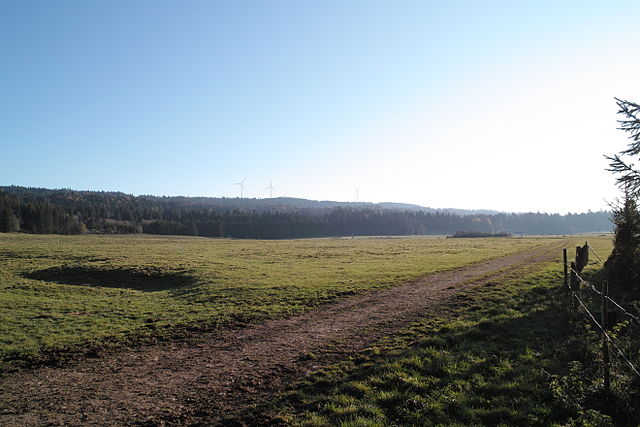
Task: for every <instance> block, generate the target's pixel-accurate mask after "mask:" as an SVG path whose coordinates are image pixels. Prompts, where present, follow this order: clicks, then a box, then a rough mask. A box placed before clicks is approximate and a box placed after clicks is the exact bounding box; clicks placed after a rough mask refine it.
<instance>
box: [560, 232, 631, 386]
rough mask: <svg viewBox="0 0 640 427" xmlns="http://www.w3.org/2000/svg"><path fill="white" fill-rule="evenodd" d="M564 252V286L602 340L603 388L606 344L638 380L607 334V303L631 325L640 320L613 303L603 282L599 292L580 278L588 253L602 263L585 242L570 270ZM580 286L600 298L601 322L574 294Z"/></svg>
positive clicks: (576, 294) (607, 356) (615, 343)
mask: <svg viewBox="0 0 640 427" xmlns="http://www.w3.org/2000/svg"><path fill="white" fill-rule="evenodd" d="M566 251H567V250H566V248H565V249H563V258H564V263H565V265H564V271H565V278H564V283H565V286H566V287H567V288H568V291H569V292H570V294H571V295H572V296H573V298H575V300H576V301H577V302H578V304H579V306H580V307H581V308H582V310H583V311H584V314H585V316H586V317H587V318H588V319H589V320H590V321H591V322H592V323H593V324H594V325H595V327H596V328H597V329H598V330H599V332H600V335H601V336H602V338H603V346H602V351H603V355H602V359H603V373H604V377H605V387H606V388H608V387H609V366H608V360H609V350H608V345H607V344H610V345H611V346H612V347H613V348H614V349H615V350H616V352H617V353H618V355H619V356H620V357H621V359H622V360H623V361H624V362H625V363H626V364H627V365H628V366H629V368H630V369H631V371H632V372H633V373H634V374H635V375H636V376H637V377H638V378H640V372H639V371H638V369H637V368H636V366H635V365H634V364H633V362H631V360H629V359H630V358H628V357H627V356H625V354H624V352H623V351H622V350H621V348H620V346H619V345H618V343H617V342H616V340H615V339H614V338H613V337H612V336H611V335H610V334H609V333H608V332H607V324H606V323H607V321H606V318H607V303H611V304H612V305H613V306H614V307H616V308H617V309H618V310H620V311H621V312H622V313H623V314H624V315H625V316H627V317H628V318H629V319H630V320H631V322H632V323H633V322H635V323H636V324H638V325H640V319H639V318H638V317H637V316H635V315H634V314H632V313H630V312H629V310H627V309H625V308H624V307H623V306H622V305H621V304H620V303H618V302H617V301H615V300H614V299H613V298H611V297H610V296H609V295H608V285H607V283H606V282H603V286H602V291H600V290H598V289H596V287H595V286H593V284H591V283H590V282H589V281H587V280H585V279H584V278H582V277H581V276H580V274H581V270H582V268H583V267H584V266H586V264H587V262H588V253H589V252H591V253H593V254H594V255H595V257H596V258H597V259H598V261H599V262H600V263H602V258H601V257H600V256H599V255H598V253H597V252H596V251H595V250H594V249H593V248H592V247H591V246H590V245H589V243H588V242H585V246H584V247H582V248H581V247H578V248H576V261H575V262H571V267H570V268H567V252H566ZM585 253H586V254H585ZM568 271H570V273H571V278H572V280H571V282H570V281H569V280H568V277H567V272H568ZM574 279H575V283H576V285H577V286H572V284H573V282H574ZM580 284H582V285H584V288H585V289H588V290H590V291H592V292H594V293H595V294H597V295H599V296H600V298H601V301H602V313H601V317H602V320H601V322H598V320H597V319H596V316H595V315H594V314H593V313H592V312H591V310H589V307H588V306H587V304H585V302H584V301H583V300H582V298H580V295H578V293H577V292H576V290H579V289H580V287H579V285H580ZM574 288H575V289H574Z"/></svg>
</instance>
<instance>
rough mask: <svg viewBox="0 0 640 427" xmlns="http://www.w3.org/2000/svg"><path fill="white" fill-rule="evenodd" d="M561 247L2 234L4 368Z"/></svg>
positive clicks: (514, 241)
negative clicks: (511, 256)
mask: <svg viewBox="0 0 640 427" xmlns="http://www.w3.org/2000/svg"><path fill="white" fill-rule="evenodd" d="M557 239H559V238H553V237H548V238H510V239H469V240H467V239H442V238H434V237H424V238H418V237H415V238H384V239H383V238H357V239H342V238H335V239H306V240H281V241H267V240H262V241H255V240H228V239H207V238H189V237H158V236H146V235H142V236H122V235H114V236H110V235H85V236H56V235H28V234H0V260H1V265H0V360H1V361H2V363H3V364H5V367H7V366H13V365H16V366H19V365H21V364H23V363H33V362H40V361H45V360H49V359H51V358H52V357H53V356H52V355H55V357H56V358H57V357H61V355H64V354H74V353H80V354H82V353H83V352H85V351H88V349H96V348H102V347H108V346H119V345H122V344H127V343H131V342H137V341H140V340H144V339H153V338H155V337H161V336H166V335H174V334H176V333H178V334H179V333H180V331H181V330H184V329H194V328H195V329H197V328H209V329H210V328H216V327H220V326H239V325H241V324H245V323H247V322H258V321H260V320H264V319H267V318H274V317H284V316H288V315H292V314H294V313H298V312H301V311H305V310H308V309H310V308H312V307H315V306H318V305H321V304H326V303H330V302H332V301H336V300H338V299H340V298H344V297H346V296H349V295H353V294H357V293H363V292H366V291H367V290H371V289H379V288H386V287H390V286H393V285H396V284H399V283H402V282H406V281H408V280H412V279H415V278H417V277H420V276H424V275H427V274H429V273H433V272H436V271H443V270H448V269H453V268H456V267H461V266H464V265H467V264H470V263H474V262H478V261H482V260H486V259H489V258H493V257H499V256H502V255H505V254H507V253H512V252H516V251H520V250H525V249H531V248H532V247H537V246H541V245H545V244H547V243H549V242H551V241H554V240H557Z"/></svg>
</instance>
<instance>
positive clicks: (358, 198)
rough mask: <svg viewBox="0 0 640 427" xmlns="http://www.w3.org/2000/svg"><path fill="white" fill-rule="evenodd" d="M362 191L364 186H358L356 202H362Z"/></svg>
mask: <svg viewBox="0 0 640 427" xmlns="http://www.w3.org/2000/svg"><path fill="white" fill-rule="evenodd" d="M361 191H362V188H358V187H356V203H358V202H360V192H361Z"/></svg>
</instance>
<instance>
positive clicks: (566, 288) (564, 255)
mask: <svg viewBox="0 0 640 427" xmlns="http://www.w3.org/2000/svg"><path fill="white" fill-rule="evenodd" d="M562 260H563V262H562V265H564V299H565V301H566V299H567V297H568V296H569V277H568V275H569V273H568V271H567V248H563V249H562Z"/></svg>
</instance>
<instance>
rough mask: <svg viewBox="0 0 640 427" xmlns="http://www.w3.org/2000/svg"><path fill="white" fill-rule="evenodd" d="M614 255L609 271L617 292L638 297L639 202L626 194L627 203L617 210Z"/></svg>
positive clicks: (624, 202) (607, 270)
mask: <svg viewBox="0 0 640 427" xmlns="http://www.w3.org/2000/svg"><path fill="white" fill-rule="evenodd" d="M612 221H613V225H614V230H613V234H614V240H613V251H612V252H611V255H610V256H609V258H608V259H607V261H606V263H605V269H606V272H607V276H608V278H609V281H610V282H611V284H612V290H613V291H614V292H616V291H617V292H620V293H624V294H628V295H633V296H636V295H637V294H638V291H639V290H640V287H639V286H638V284H639V282H640V276H639V275H638V273H640V212H639V211H638V204H637V202H636V199H635V198H634V197H633V196H632V195H631V194H630V192H629V191H625V195H624V200H623V203H622V204H621V205H619V206H617V207H616V208H615V209H614V210H613V218H612Z"/></svg>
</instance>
